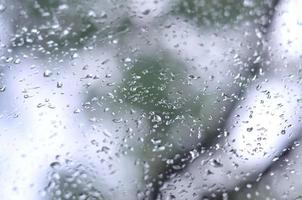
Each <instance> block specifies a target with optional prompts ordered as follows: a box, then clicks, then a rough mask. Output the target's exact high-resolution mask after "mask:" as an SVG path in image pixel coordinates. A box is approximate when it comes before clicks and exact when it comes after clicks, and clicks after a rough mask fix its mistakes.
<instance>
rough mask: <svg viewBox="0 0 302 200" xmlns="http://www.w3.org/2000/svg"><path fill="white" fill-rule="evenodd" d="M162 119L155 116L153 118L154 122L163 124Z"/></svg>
mask: <svg viewBox="0 0 302 200" xmlns="http://www.w3.org/2000/svg"><path fill="white" fill-rule="evenodd" d="M161 120H162V119H161V117H160V116H159V115H154V116H153V118H152V122H161Z"/></svg>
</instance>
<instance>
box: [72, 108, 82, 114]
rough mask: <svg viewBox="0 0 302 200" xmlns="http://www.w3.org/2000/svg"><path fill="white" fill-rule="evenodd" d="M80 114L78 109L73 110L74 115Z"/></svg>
mask: <svg viewBox="0 0 302 200" xmlns="http://www.w3.org/2000/svg"><path fill="white" fill-rule="evenodd" d="M80 112H81V110H80V109H79V108H77V109H75V110H74V111H73V113H74V114H78V113H80Z"/></svg>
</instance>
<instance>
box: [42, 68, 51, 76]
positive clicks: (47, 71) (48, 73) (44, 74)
mask: <svg viewBox="0 0 302 200" xmlns="http://www.w3.org/2000/svg"><path fill="white" fill-rule="evenodd" d="M51 75H52V71H50V70H49V69H47V70H45V71H44V73H43V76H44V77H50V76H51Z"/></svg>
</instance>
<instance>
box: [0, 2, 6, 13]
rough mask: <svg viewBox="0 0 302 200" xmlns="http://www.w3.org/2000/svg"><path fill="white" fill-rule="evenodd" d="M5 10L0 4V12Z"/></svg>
mask: <svg viewBox="0 0 302 200" xmlns="http://www.w3.org/2000/svg"><path fill="white" fill-rule="evenodd" d="M5 9H6V6H5V5H3V4H0V12H4V11H5Z"/></svg>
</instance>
